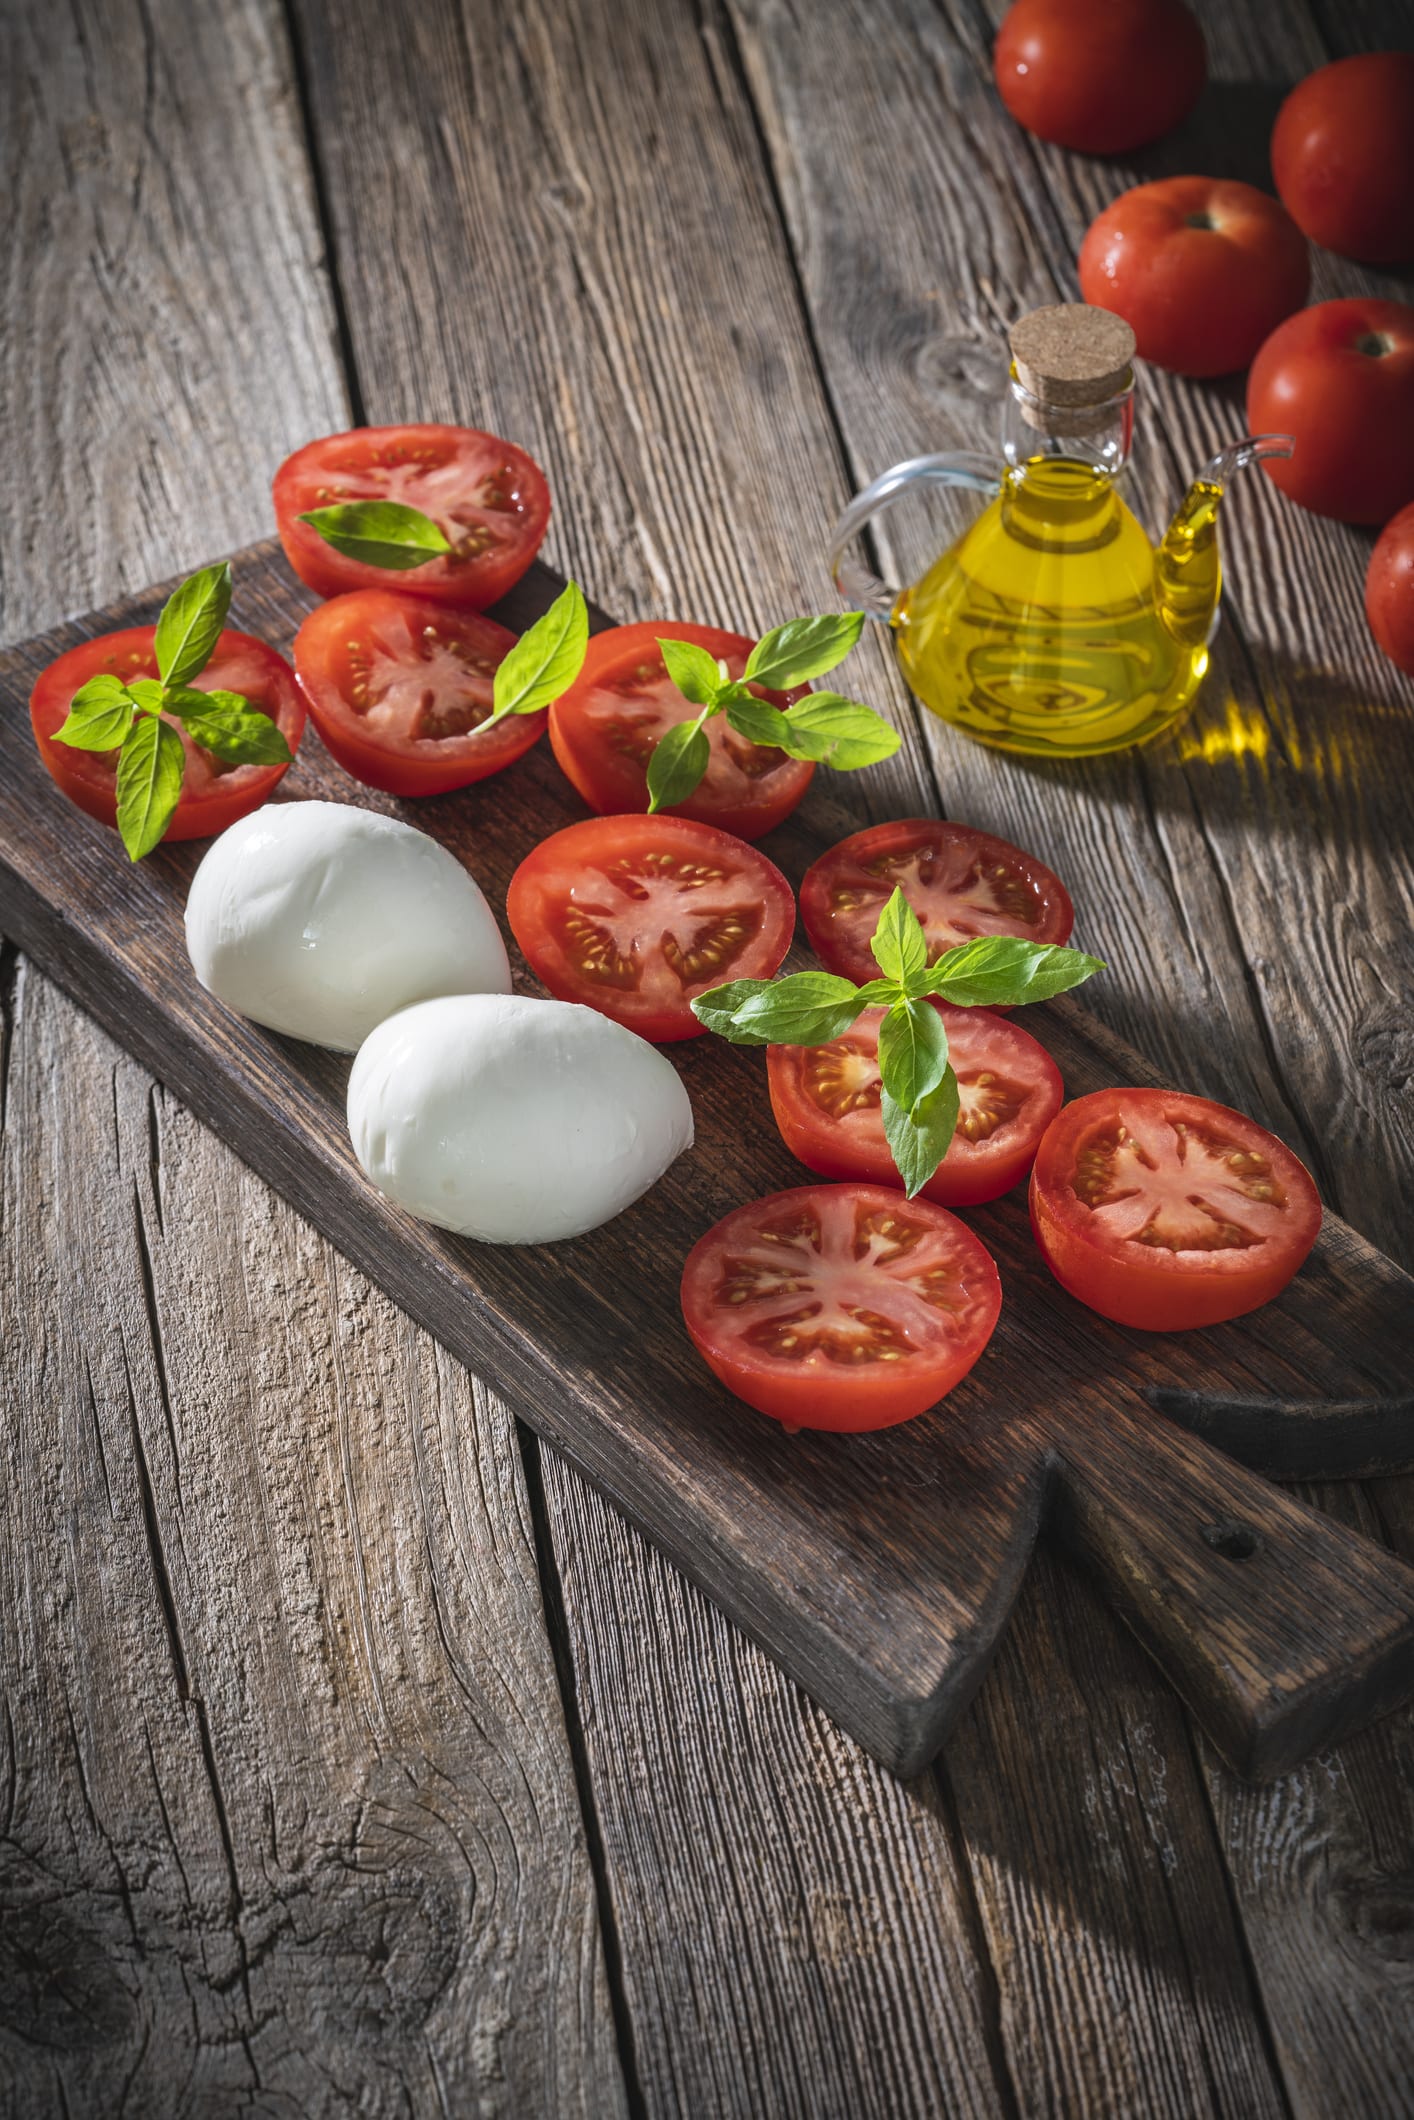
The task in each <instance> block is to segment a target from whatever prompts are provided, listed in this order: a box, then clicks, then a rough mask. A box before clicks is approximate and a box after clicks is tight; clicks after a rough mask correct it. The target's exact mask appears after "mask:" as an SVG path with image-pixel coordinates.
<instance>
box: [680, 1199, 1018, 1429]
mask: <svg viewBox="0 0 1414 2120" xmlns="http://www.w3.org/2000/svg"><path fill="white" fill-rule="evenodd" d="M832 1190H838V1191H839V1192H841V1193H847V1194H848V1195H850V1196H851V1197H852V1198H854V1199H855V1200H857V1201H858V1202H859V1203H860V1204H861V1205H863V1206H864V1207H865V1208H866V1209H867V1208H869V1207H870V1206H872V1205H874V1204H878V1205H879V1206H893V1207H898V1206H899V1205H900V1204H901V1203H900V1196H899V1194H898V1193H896V1192H890V1191H889V1190H888V1189H887V1188H885V1187H883V1186H872V1185H859V1184H853V1185H849V1186H841V1187H838V1188H833V1187H824V1188H822V1187H818V1186H801V1187H800V1188H798V1189H797V1190H796V1191H791V1192H782V1193H770V1194H768V1195H767V1196H766V1198H764V1199H762V1200H754V1201H751V1202H749V1203H748V1204H747V1206H746V1208H745V1209H741V1208H738V1209H734V1210H733V1212H732V1213H731V1214H729V1215H725V1216H723V1218H722V1221H721V1222H718V1223H717V1224H716V1225H715V1226H714V1227H713V1228H712V1229H709V1230H708V1232H707V1234H706V1236H705V1237H701V1238H699V1239H698V1241H697V1243H696V1244H695V1245H694V1246H693V1248H692V1250H691V1251H690V1252H689V1253H688V1255H687V1263H686V1265H685V1266H684V1267H683V1275H682V1311H683V1322H684V1324H685V1325H686V1326H687V1330H688V1335H689V1337H690V1338H691V1340H692V1343H693V1345H694V1347H696V1349H697V1351H698V1353H699V1354H700V1355H701V1357H702V1359H703V1361H704V1362H705V1363H706V1364H707V1366H708V1368H709V1369H710V1370H711V1371H712V1373H713V1375H714V1376H715V1377H717V1378H718V1380H719V1381H720V1382H721V1383H723V1384H725V1386H726V1388H727V1390H728V1391H730V1392H731V1393H732V1394H733V1396H734V1397H736V1398H739V1399H742V1400H744V1402H745V1403H746V1404H747V1405H748V1406H752V1407H754V1408H755V1409H756V1411H757V1412H758V1413H764V1414H765V1415H767V1417H768V1418H769V1419H771V1420H773V1421H780V1422H781V1423H782V1425H783V1426H784V1427H786V1428H788V1429H797V1428H813V1429H817V1430H821V1431H825V1432H827V1433H830V1434H834V1435H863V1434H867V1433H870V1432H872V1431H873V1430H875V1429H879V1428H896V1427H897V1426H898V1425H899V1423H900V1422H901V1421H911V1420H914V1419H916V1418H917V1416H918V1415H919V1414H920V1413H926V1412H927V1411H928V1408H929V1407H930V1406H936V1405H937V1403H938V1401H939V1400H940V1399H942V1398H944V1397H946V1395H947V1393H948V1392H950V1391H951V1390H953V1389H954V1387H955V1386H956V1385H958V1384H960V1383H961V1382H962V1379H963V1378H964V1377H965V1376H966V1375H967V1373H968V1371H969V1370H970V1369H972V1367H973V1366H974V1365H975V1363H976V1362H977V1360H978V1358H979V1356H980V1355H981V1354H982V1353H983V1352H984V1351H985V1349H986V1346H987V1343H988V1341H989V1340H990V1339H991V1337H992V1334H993V1332H994V1331H995V1330H996V1323H997V1319H998V1317H999V1316H1000V1315H1001V1307H1002V1284H1001V1278H1000V1276H999V1275H998V1273H997V1268H996V1262H995V1261H994V1260H993V1258H992V1255H991V1253H990V1252H989V1251H988V1250H987V1249H986V1247H985V1246H984V1245H983V1244H982V1243H981V1242H980V1241H979V1239H978V1238H977V1237H976V1236H974V1235H973V1233H972V1231H971V1230H970V1229H968V1228H967V1226H966V1224H965V1223H963V1222H959V1221H958V1220H957V1218H956V1217H955V1216H953V1215H950V1214H949V1213H948V1212H947V1209H946V1208H942V1207H937V1206H935V1205H933V1204H932V1203H931V1202H923V1203H920V1202H919V1201H917V1200H911V1201H909V1202H908V1203H907V1207H908V1211H909V1212H910V1213H912V1212H913V1211H914V1210H916V1209H921V1213H922V1215H923V1216H924V1217H934V1218H938V1217H941V1219H942V1222H943V1223H944V1224H946V1226H947V1227H948V1229H949V1232H950V1233H951V1234H952V1235H953V1236H954V1238H955V1239H957V1240H958V1241H959V1242H965V1245H966V1250H967V1257H968V1260H969V1272H970V1273H971V1274H973V1275H975V1277H976V1281H977V1284H978V1287H979V1290H980V1291H981V1292H982V1294H983V1300H984V1311H985V1324H984V1326H983V1328H982V1329H980V1330H979V1332H978V1334H977V1336H976V1342H975V1344H974V1345H972V1346H971V1347H970V1348H968V1349H967V1350H965V1351H962V1352H960V1353H959V1355H958V1359H957V1360H956V1362H955V1363H954V1364H953V1365H952V1366H951V1367H950V1369H949V1370H948V1371H947V1372H945V1373H944V1374H943V1375H941V1376H940V1375H939V1373H938V1371H937V1370H936V1369H930V1372H929V1375H928V1376H926V1377H921V1376H910V1375H908V1374H907V1371H908V1364H907V1363H906V1362H903V1363H900V1364H899V1365H898V1368H897V1369H896V1370H894V1371H893V1372H892V1374H891V1376H890V1379H889V1382H888V1383H887V1385H885V1384H884V1383H883V1382H882V1379H881V1378H879V1377H878V1376H876V1377H875V1378H873V1379H872V1380H871V1385H872V1388H870V1389H868V1391H867V1393H866V1391H864V1390H861V1389H859V1388H858V1386H857V1383H856V1378H855V1376H854V1374H853V1373H852V1372H851V1373H849V1374H846V1375H842V1376H841V1377H839V1378H838V1379H834V1378H831V1379H828V1380H822V1378H821V1377H820V1375H819V1373H818V1371H812V1372H810V1373H809V1374H806V1373H802V1372H801V1371H800V1370H797V1369H793V1368H792V1367H791V1365H789V1364H787V1363H784V1362H781V1363H773V1364H772V1365H771V1366H770V1369H769V1370H765V1365H764V1364H755V1365H752V1366H751V1368H750V1369H749V1370H748V1369H747V1368H746V1367H744V1365H743V1364H742V1363H741V1362H740V1361H739V1360H733V1358H732V1355H731V1352H730V1351H729V1350H723V1348H722V1347H721V1346H720V1345H719V1344H718V1342H717V1341H715V1340H714V1338H713V1336H712V1332H711V1325H710V1315H709V1313H708V1305H707V1302H706V1300H705V1296H704V1284H705V1282H706V1278H707V1275H708V1273H709V1271H710V1268H711V1264H712V1260H713V1257H714V1253H715V1249H716V1246H717V1243H718V1240H719V1232H720V1231H721V1230H722V1229H723V1228H724V1227H725V1226H726V1225H727V1224H728V1223H730V1222H733V1221H734V1220H735V1219H736V1217H737V1216H738V1215H742V1216H751V1215H753V1214H755V1213H759V1212H760V1211H762V1210H767V1209H770V1208H771V1207H773V1206H775V1205H777V1204H778V1203H780V1204H786V1203H790V1202H793V1201H795V1200H796V1199H800V1200H809V1199H811V1198H813V1197H814V1196H815V1195H817V1194H818V1193H820V1192H821V1191H832ZM876 1366H877V1365H876ZM763 1371H765V1373H763ZM777 1372H779V1373H777Z"/></svg>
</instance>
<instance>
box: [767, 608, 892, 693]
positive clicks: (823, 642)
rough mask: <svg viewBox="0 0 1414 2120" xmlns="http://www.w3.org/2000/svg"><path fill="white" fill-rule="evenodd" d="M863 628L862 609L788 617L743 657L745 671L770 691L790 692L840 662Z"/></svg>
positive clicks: (822, 674) (821, 675) (820, 675)
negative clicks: (808, 616) (788, 618)
mask: <svg viewBox="0 0 1414 2120" xmlns="http://www.w3.org/2000/svg"><path fill="white" fill-rule="evenodd" d="M863 628H864V613H863V612H862V611H835V612H831V613H828V614H827V615H826V616H824V617H822V618H792V619H790V620H789V621H788V622H787V623H786V624H785V625H784V626H777V627H776V628H775V629H774V630H773V631H772V632H770V633H767V634H764V635H763V636H762V638H761V639H760V640H758V641H757V643H756V646H755V647H754V648H753V649H752V651H751V653H750V655H749V656H748V657H747V661H746V675H747V677H748V678H749V679H750V681H751V682H752V683H753V684H758V685H767V686H769V688H770V690H771V691H773V692H791V691H793V690H794V689H795V687H796V686H797V685H804V684H808V683H809V682H810V679H811V678H812V677H823V676H824V674H825V672H826V671H827V670H833V669H834V667H835V664H836V663H842V662H843V661H844V659H845V657H846V655H848V653H849V651H850V649H851V648H852V647H853V646H854V644H855V642H856V641H857V640H858V638H859V636H860V633H861V632H862V631H863Z"/></svg>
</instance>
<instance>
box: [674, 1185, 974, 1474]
mask: <svg viewBox="0 0 1414 2120" xmlns="http://www.w3.org/2000/svg"><path fill="white" fill-rule="evenodd" d="M1001 1306H1002V1290H1001V1283H1000V1281H999V1280H998V1278H997V1269H996V1267H995V1266H994V1265H993V1263H992V1258H991V1254H990V1253H989V1252H987V1251H986V1250H984V1248H983V1247H982V1245H981V1244H979V1243H978V1241H977V1239H976V1237H974V1236H973V1234H972V1232H971V1230H970V1229H968V1228H966V1227H965V1225H964V1224H963V1223H961V1222H959V1221H958V1220H957V1218H956V1217H955V1216H953V1215H950V1214H949V1213H948V1212H947V1210H946V1208H942V1207H935V1206H934V1205H933V1203H932V1202H931V1201H929V1200H905V1199H904V1197H903V1195H902V1194H901V1193H898V1192H891V1191H889V1190H888V1188H887V1187H885V1186H882V1185H804V1186H801V1187H800V1188H799V1189H798V1190H796V1191H793V1192H779V1193H770V1194H768V1195H767V1197H766V1198H765V1199H764V1200H750V1201H748V1202H747V1204H746V1205H745V1206H744V1207H737V1208H734V1209H733V1210H732V1212H731V1213H730V1214H729V1215H727V1216H725V1217H724V1218H723V1220H722V1221H720V1222H719V1223H718V1224H717V1225H716V1227H715V1229H709V1230H708V1232H707V1234H706V1236H705V1237H703V1238H702V1239H701V1240H700V1241H699V1242H698V1243H697V1244H695V1245H694V1246H693V1248H692V1250H691V1251H690V1252H689V1253H688V1257H687V1265H686V1266H685V1267H684V1269H683V1276H682V1314H683V1318H684V1320H685V1322H686V1324H687V1329H688V1332H689V1333H690V1334H691V1336H692V1339H693V1341H694V1343H695V1344H696V1347H697V1351H698V1353H699V1354H700V1355H701V1356H702V1358H703V1360H704V1361H705V1362H706V1363H707V1365H708V1367H709V1368H710V1369H712V1370H713V1371H715V1373H716V1374H717V1376H719V1377H720V1378H721V1380H722V1382H723V1383H724V1384H725V1385H726V1387H727V1389H728V1391H734V1392H735V1393H736V1395H737V1397H738V1398H739V1399H745V1401H746V1403H747V1405H748V1406H754V1407H755V1408H756V1410H757V1412H758V1413H766V1414H769V1415H770V1416H771V1418H772V1420H774V1421H782V1422H784V1423H785V1425H786V1427H787V1428H792V1429H794V1428H830V1429H836V1430H847V1431H850V1432H854V1431H857V1430H860V1429H864V1428H891V1427H893V1426H894V1424H895V1423H896V1422H898V1421H908V1420H912V1418H913V1416H914V1415H915V1414H917V1413H922V1412H924V1411H925V1409H926V1408H927V1407H929V1406H934V1405H936V1404H937V1402H938V1400H939V1399H940V1398H942V1397H943V1395H944V1393H945V1392H949V1391H951V1390H952V1388H953V1385H954V1384H956V1383H959V1382H960V1381H961V1379H962V1378H963V1377H965V1376H966V1374H967V1372H968V1370H969V1369H970V1368H971V1367H972V1365H973V1363H974V1362H975V1361H976V1360H977V1357H978V1355H979V1354H981V1352H982V1349H983V1348H984V1347H985V1346H986V1344H987V1342H988V1340H989V1339H990V1338H991V1337H992V1330H993V1327H994V1326H995V1325H996V1322H997V1316H998V1313H999V1312H1000V1310H1001Z"/></svg>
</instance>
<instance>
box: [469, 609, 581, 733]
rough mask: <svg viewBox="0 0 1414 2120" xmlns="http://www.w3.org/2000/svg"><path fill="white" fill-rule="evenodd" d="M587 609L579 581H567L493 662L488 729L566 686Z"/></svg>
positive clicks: (575, 668)
mask: <svg viewBox="0 0 1414 2120" xmlns="http://www.w3.org/2000/svg"><path fill="white" fill-rule="evenodd" d="M588 646H589V609H588V606H587V605H586V603H585V601H584V591H583V590H582V589H581V588H580V586H579V583H578V582H566V583H565V586H564V588H563V589H561V591H560V593H559V595H558V596H557V597H556V598H555V601H554V602H553V603H552V604H551V606H550V608H549V610H548V611H545V612H543V613H542V614H541V616H540V617H539V618H537V619H536V621H535V624H534V625H533V626H531V627H529V628H528V629H527V630H526V631H525V632H524V633H522V635H521V637H520V639H519V640H518V641H517V642H516V644H515V646H514V647H513V648H511V649H510V650H509V651H508V652H507V654H506V655H505V656H504V657H503V658H502V660H501V661H500V662H499V663H498V664H497V665H496V675H495V679H494V681H493V689H492V694H491V697H492V702H493V707H492V713H491V718H490V720H489V721H484V722H482V724H481V726H482V728H483V729H489V728H490V727H491V725H492V723H493V722H498V721H503V720H504V719H505V717H506V716H507V715H508V714H538V713H539V712H540V710H541V708H542V707H548V706H550V705H551V704H552V703H553V702H554V701H555V700H557V699H558V698H559V696H560V694H561V693H562V692H568V690H569V688H570V686H571V685H572V684H573V683H574V681H575V679H576V678H577V677H578V675H579V673H580V671H581V669H582V668H583V666H584V656H585V650H586V649H587V648H588Z"/></svg>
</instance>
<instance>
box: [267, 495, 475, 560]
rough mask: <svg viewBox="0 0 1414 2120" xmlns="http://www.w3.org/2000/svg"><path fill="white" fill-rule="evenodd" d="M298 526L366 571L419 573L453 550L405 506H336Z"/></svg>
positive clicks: (311, 514)
mask: <svg viewBox="0 0 1414 2120" xmlns="http://www.w3.org/2000/svg"><path fill="white" fill-rule="evenodd" d="M299 520H300V521H301V522H302V523H308V524H309V527H310V529H311V530H317V531H318V532H319V535H320V536H321V537H322V538H323V540H324V542H325V544H326V545H332V546H333V548H334V550H335V551H336V552H342V553H343V555H344V558H345V559H356V560H360V561H362V563H363V565H364V566H365V567H389V568H391V569H393V570H394V571H395V572H401V571H402V570H403V569H405V568H407V567H423V566H425V565H426V564H427V562H428V560H430V559H440V558H441V557H442V556H443V555H444V554H445V553H448V552H450V551H451V549H452V548H451V545H450V543H449V542H448V540H447V537H446V534H445V532H444V531H442V530H441V529H440V528H439V527H438V525H437V524H436V523H434V522H433V520H432V518H431V516H430V515H424V514H423V512H422V510H421V509H420V508H409V507H408V505H407V503H406V502H405V501H336V502H335V503H334V505H333V507H332V508H312V509H311V510H310V512H309V513H308V515H302V516H301V517H300V518H299Z"/></svg>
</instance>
